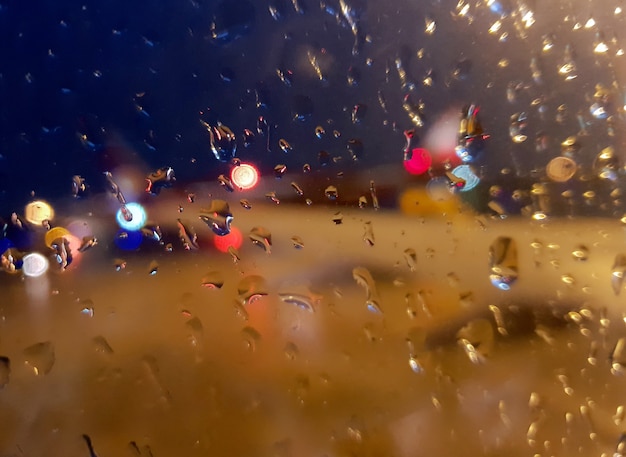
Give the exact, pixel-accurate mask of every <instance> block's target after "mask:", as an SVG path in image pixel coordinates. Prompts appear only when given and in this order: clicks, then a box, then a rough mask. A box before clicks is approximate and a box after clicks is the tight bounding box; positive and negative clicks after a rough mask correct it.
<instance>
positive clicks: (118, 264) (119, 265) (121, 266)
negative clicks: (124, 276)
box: [113, 259, 126, 271]
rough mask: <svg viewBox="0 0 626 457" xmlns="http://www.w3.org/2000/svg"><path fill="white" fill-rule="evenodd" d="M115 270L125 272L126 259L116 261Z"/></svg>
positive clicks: (114, 262) (114, 263) (114, 261)
mask: <svg viewBox="0 0 626 457" xmlns="http://www.w3.org/2000/svg"><path fill="white" fill-rule="evenodd" d="M113 268H115V271H121V270H123V269H124V268H126V261H125V260H124V259H114V260H113Z"/></svg>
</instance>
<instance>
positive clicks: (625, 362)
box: [611, 337, 626, 375]
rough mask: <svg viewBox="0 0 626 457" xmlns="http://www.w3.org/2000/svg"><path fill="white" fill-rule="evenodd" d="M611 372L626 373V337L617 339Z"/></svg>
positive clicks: (612, 354) (615, 373) (612, 355)
mask: <svg viewBox="0 0 626 457" xmlns="http://www.w3.org/2000/svg"><path fill="white" fill-rule="evenodd" d="M611 373H613V374H614V375H623V374H624V373H626V337H622V338H620V339H619V340H617V343H615V347H614V348H613V352H612V353H611Z"/></svg>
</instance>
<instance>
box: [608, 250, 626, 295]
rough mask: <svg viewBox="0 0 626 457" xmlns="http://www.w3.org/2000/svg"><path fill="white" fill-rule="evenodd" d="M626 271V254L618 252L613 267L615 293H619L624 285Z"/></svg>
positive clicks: (612, 280) (612, 276) (612, 279)
mask: <svg viewBox="0 0 626 457" xmlns="http://www.w3.org/2000/svg"><path fill="white" fill-rule="evenodd" d="M625 272H626V255H625V254H617V255H616V256H615V260H614V262H613V267H612V268H611V285H612V287H613V292H614V293H615V295H619V294H620V292H621V291H622V288H623V286H624V273H625Z"/></svg>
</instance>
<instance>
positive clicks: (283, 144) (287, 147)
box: [278, 138, 293, 154]
mask: <svg viewBox="0 0 626 457" xmlns="http://www.w3.org/2000/svg"><path fill="white" fill-rule="evenodd" d="M278 147H280V149H281V150H282V151H283V152H284V153H285V154H287V153H289V152H292V151H293V148H292V147H291V144H289V142H288V141H287V140H285V139H284V138H281V139H280V140H278Z"/></svg>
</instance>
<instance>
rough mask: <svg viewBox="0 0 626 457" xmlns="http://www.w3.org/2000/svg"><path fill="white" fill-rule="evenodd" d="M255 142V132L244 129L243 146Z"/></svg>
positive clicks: (248, 145) (246, 146)
mask: <svg viewBox="0 0 626 457" xmlns="http://www.w3.org/2000/svg"><path fill="white" fill-rule="evenodd" d="M252 143H254V132H253V131H252V130H250V129H244V130H243V146H244V147H245V148H249V147H250V146H251V145H252Z"/></svg>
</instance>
